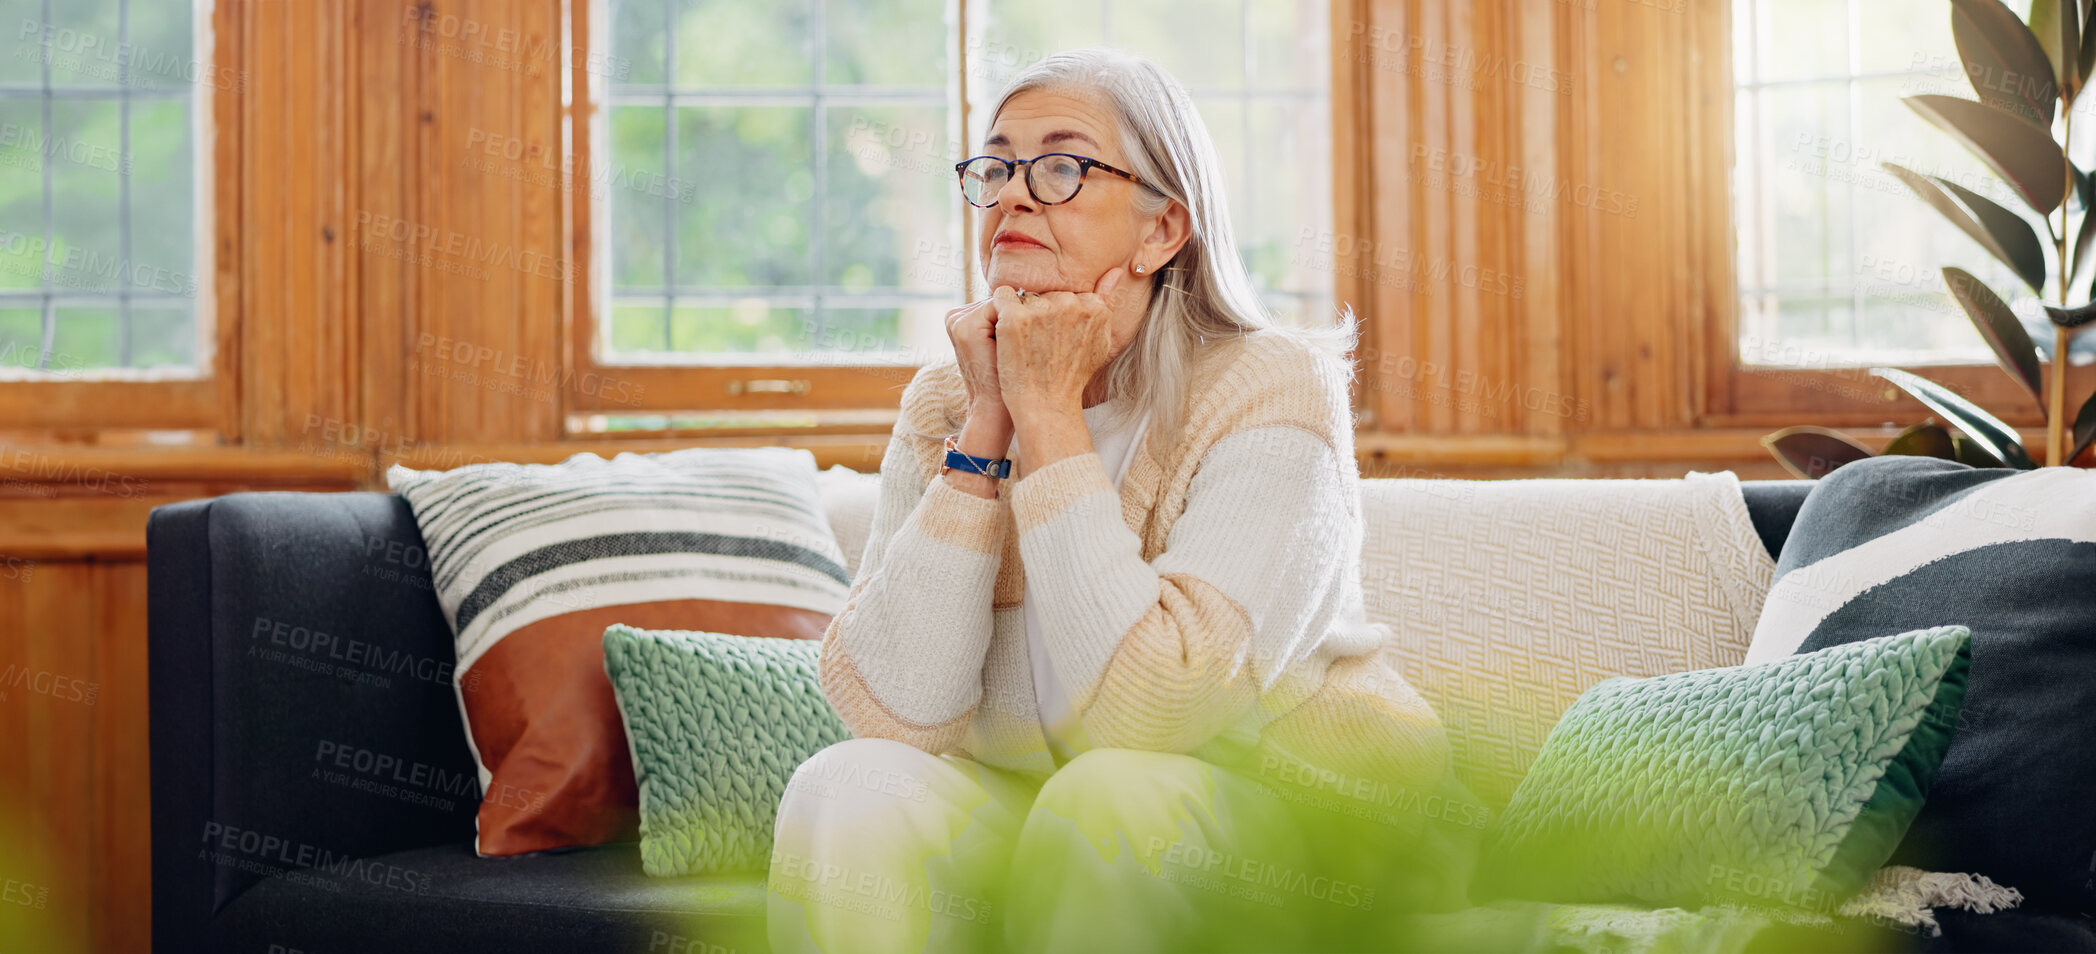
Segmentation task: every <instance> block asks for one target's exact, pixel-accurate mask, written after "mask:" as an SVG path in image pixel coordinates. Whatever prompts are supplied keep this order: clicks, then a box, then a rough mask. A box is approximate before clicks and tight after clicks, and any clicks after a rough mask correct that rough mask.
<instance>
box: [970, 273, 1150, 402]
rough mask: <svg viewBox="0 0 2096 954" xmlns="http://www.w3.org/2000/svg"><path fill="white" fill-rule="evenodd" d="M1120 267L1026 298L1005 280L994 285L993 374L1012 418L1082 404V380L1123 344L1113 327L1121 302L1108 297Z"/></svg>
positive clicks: (1085, 382) (1118, 280)
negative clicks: (1083, 285)
mask: <svg viewBox="0 0 2096 954" xmlns="http://www.w3.org/2000/svg"><path fill="white" fill-rule="evenodd" d="M1121 272H1122V269H1120V268H1110V269H1107V270H1106V274H1104V275H1101V276H1100V277H1099V281H1098V283H1097V284H1096V285H1095V286H1094V287H1093V289H1092V290H1091V291H1089V292H1083V293H1076V292H1047V293H1045V294H1039V295H1028V296H1026V300H1025V301H1020V300H1019V294H1018V292H1017V291H1016V290H1014V289H1013V288H1012V287H1011V286H1010V285H999V286H997V291H996V294H995V296H994V297H992V298H991V301H992V302H994V303H995V304H996V306H997V314H998V318H997V344H998V348H997V381H998V388H999V393H1000V394H1001V395H1003V397H1004V401H1005V406H1006V407H1008V408H1009V409H1010V410H1011V414H1012V418H1013V420H1014V421H1021V422H1023V421H1025V420H1026V419H1029V418H1039V417H1040V416H1042V415H1053V414H1058V413H1065V414H1075V413H1078V412H1080V411H1082V410H1083V409H1084V389H1085V386H1086V385H1088V384H1090V383H1091V381H1092V377H1093V375H1095V374H1097V373H1098V372H1099V369H1100V368H1103V367H1105V366H1106V363H1107V362H1108V361H1110V360H1112V359H1113V356H1114V355H1115V354H1117V353H1119V351H1120V350H1121V348H1123V347H1125V346H1126V345H1127V342H1125V341H1120V340H1116V339H1117V332H1116V330H1115V327H1114V326H1115V324H1116V322H1115V320H1114V319H1115V317H1116V315H1117V314H1118V312H1117V310H1116V306H1117V305H1118V304H1124V303H1120V302H1116V301H1115V299H1114V297H1113V294H1114V289H1115V288H1117V287H1119V286H1120V284H1121ZM1022 429H1023V425H1022Z"/></svg>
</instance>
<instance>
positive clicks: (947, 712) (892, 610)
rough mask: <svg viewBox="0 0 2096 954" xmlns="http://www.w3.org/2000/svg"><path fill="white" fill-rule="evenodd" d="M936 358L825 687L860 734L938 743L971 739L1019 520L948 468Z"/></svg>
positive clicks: (895, 461)
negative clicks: (941, 467) (999, 591)
mask: <svg viewBox="0 0 2096 954" xmlns="http://www.w3.org/2000/svg"><path fill="white" fill-rule="evenodd" d="M932 370H933V369H927V371H926V372H921V373H920V374H919V375H918V376H917V378H916V379H915V380H913V381H912V383H911V386H910V389H909V390H908V392H906V393H905V395H904V398H903V414H902V417H901V419H900V420H899V422H898V424H897V427H896V429H895V434H894V436H893V437H891V438H890V439H889V442H888V449H887V452H886V454H885V456H884V457H883V458H882V460H881V485H880V487H881V489H880V496H879V498H878V500H877V501H876V502H875V504H874V512H873V526H872V529H871V531H870V533H869V535H868V537H867V541H866V550H865V553H864V554H863V555H862V556H861V558H860V565H859V572H858V577H857V579H855V580H854V581H853V583H852V589H851V594H850V595H849V596H848V597H847V598H846V601H845V605H844V609H843V610H841V611H840V612H838V614H837V615H836V616H835V617H834V618H832V619H831V620H830V626H829V629H828V630H827V631H826V632H825V633H824V635H823V644H822V657H821V665H820V668H821V678H822V689H823V695H824V696H825V697H826V698H828V699H829V701H830V704H831V705H832V706H833V707H835V708H836V710H837V714H838V716H839V717H840V718H842V719H843V720H844V724H845V726H846V727H848V728H850V729H851V730H852V734H853V735H854V736H857V737H861V738H865V737H874V738H884V739H893V740H895V741H898V742H903V743H906V744H908V745H912V746H915V747H917V748H920V749H923V750H925V751H927V752H931V753H933V754H938V753H941V752H945V751H947V750H949V749H952V748H953V747H954V746H956V745H958V744H959V743H960V740H961V738H962V736H963V735H964V734H965V733H966V731H967V727H968V724H969V722H970V720H971V718H972V717H973V715H974V712H975V707H976V705H977V704H978V703H979V702H980V701H981V699H982V683H983V675H982V671H983V658H984V656H985V654H986V653H987V652H988V651H989V646H990V637H991V607H990V604H991V598H992V591H993V588H994V586H995V584H996V581H997V568H998V565H999V563H1000V562H1001V561H1000V557H999V555H1000V554H1001V553H1002V552H1003V548H1004V540H1005V537H1006V534H1007V533H1008V532H1009V531H1008V526H1009V524H1010V522H1011V515H1010V508H1009V506H1008V505H1007V504H1006V503H1005V501H1004V500H1003V499H1002V498H999V499H995V500H989V499H984V498H982V497H977V496H975V495H974V494H970V493H968V492H966V491H963V490H957V489H955V488H954V487H953V486H951V485H950V484H948V483H947V482H946V481H944V480H940V479H937V477H936V475H937V473H938V460H939V455H940V454H942V453H943V448H942V447H941V442H943V440H944V435H943V434H940V435H934V434H930V433H925V432H924V429H926V428H930V427H935V426H938V425H936V424H934V423H930V422H935V421H937V420H938V418H937V415H936V414H934V413H932V412H931V411H930V410H928V408H927V405H928V404H930V403H932V402H934V401H936V400H937V399H938V396H937V395H935V394H932V393H930V392H931V391H932V390H933V389H934V387H935V385H934V384H933V383H932V382H934V381H936V376H935V375H934V374H932V373H931V372H932Z"/></svg>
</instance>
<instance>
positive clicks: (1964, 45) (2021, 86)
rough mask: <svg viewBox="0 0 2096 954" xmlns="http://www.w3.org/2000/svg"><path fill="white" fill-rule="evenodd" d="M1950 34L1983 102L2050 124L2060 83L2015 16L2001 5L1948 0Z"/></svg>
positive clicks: (1976, 0) (1985, 0)
mask: <svg viewBox="0 0 2096 954" xmlns="http://www.w3.org/2000/svg"><path fill="white" fill-rule="evenodd" d="M1950 33H1951V38H1952V39H1953V40H1955V41H1956V42H1957V44H1958V58H1959V59H1961V60H1964V61H1965V75H1966V76H1967V77H1968V78H1970V79H1971V80H1972V91H1973V92H1974V93H1977V94H1979V98H1980V101H1981V102H1983V103H1986V104H1987V105H1989V106H1993V107H1994V108H1996V109H2004V110H2007V111H2009V112H2012V113H2015V114H2017V115H2019V116H2022V117H2024V118H2025V119H2028V120H2031V121H2032V122H2036V123H2042V124H2044V125H2046V126H2051V125H2052V114H2053V108H2054V106H2055V105H2056V104H2057V102H2058V101H2059V94H2060V86H2059V82H2058V81H2057V80H2055V79H2054V78H2053V75H2052V60H2051V58H2050V57H2049V56H2047V55H2046V52H2045V47H2044V46H2043V45H2041V44H2039V43H2038V38H2037V36H2036V35H2035V34H2033V33H2031V31H2030V27H2027V26H2024V25H2023V20H2022V18H2020V17H2018V16H2016V11H2014V10H2011V9H2009V8H2008V5H2006V4H2004V3H2002V2H2001V0H1952V3H1951V11H1950ZM2077 52H2079V51H2077Z"/></svg>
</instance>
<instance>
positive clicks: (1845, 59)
mask: <svg viewBox="0 0 2096 954" xmlns="http://www.w3.org/2000/svg"><path fill="white" fill-rule="evenodd" d="M1741 2H1749V0H1741ZM1752 2H1754V3H1755V5H1756V8H1757V10H1758V11H1759V13H1760V16H1759V17H1758V18H1757V24H1756V26H1757V32H1756V35H1755V37H1754V40H1755V45H1756V46H1757V47H1759V56H1757V57H1756V63H1757V65H1758V67H1759V69H1758V70H1757V74H1758V76H1759V78H1760V80H1761V81H1762V82H1769V81H1772V80H1796V79H1824V78H1827V77H1841V76H1847V75H1849V11H1848V3H1847V0H1752ZM1948 7H1949V5H1948V4H1945V5H1944V9H1943V16H1945V17H1946V18H1947V17H1949V16H1950V12H1949V9H1948ZM1908 15H1909V16H1913V15H1915V14H1913V13H1909V14H1908ZM1873 42H1875V40H1873Z"/></svg>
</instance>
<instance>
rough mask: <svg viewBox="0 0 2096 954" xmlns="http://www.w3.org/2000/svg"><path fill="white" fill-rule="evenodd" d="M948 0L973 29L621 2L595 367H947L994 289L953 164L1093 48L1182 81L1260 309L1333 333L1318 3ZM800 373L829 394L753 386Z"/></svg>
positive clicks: (743, 6) (924, 9) (877, 6)
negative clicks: (1218, 170)
mask: <svg viewBox="0 0 2096 954" xmlns="http://www.w3.org/2000/svg"><path fill="white" fill-rule="evenodd" d="M960 2H964V3H967V8H966V10H965V16H963V15H962V14H963V12H964V11H962V10H960V9H958V8H957V7H955V6H954V5H952V4H951V3H949V2H947V0H881V2H874V3H864V2H851V3H847V2H839V0H803V2H797V3H796V2H787V3H756V2H748V0H609V9H608V14H607V17H606V20H607V21H608V30H609V37H608V40H607V41H606V43H605V44H604V46H605V48H607V49H608V50H609V53H610V61H611V62H614V63H619V64H622V65H626V66H628V68H626V69H623V70H622V73H623V74H624V75H621V76H618V77H616V78H614V79H612V80H611V81H610V83H609V84H608V85H609V89H608V92H607V93H606V103H605V108H604V109H602V110H600V111H599V115H601V116H602V117H603V119H602V121H603V127H602V128H601V129H600V130H599V135H600V137H601V138H600V139H599V141H600V142H603V143H605V146H604V148H605V149H606V151H607V153H608V155H607V157H606V158H607V162H606V163H605V164H604V165H605V166H607V167H608V168H606V169H603V170H600V172H599V173H598V174H597V177H598V178H602V179H605V180H606V181H607V182H608V183H609V184H610V185H611V186H612V188H608V189H605V190H602V195H601V197H600V199H599V201H600V203H601V204H602V210H601V211H602V215H603V219H602V220H601V221H602V223H603V225H602V229H601V235H602V238H601V239H600V240H599V242H598V249H599V265H598V266H597V267H596V269H594V271H595V272H597V273H598V274H601V275H604V276H605V278H603V279H600V280H599V281H598V284H599V286H600V287H599V289H597V294H598V296H599V297H598V299H597V302H596V305H595V308H594V312H595V314H596V316H597V317H596V321H597V327H596V334H595V336H594V339H593V340H592V341H591V342H590V344H591V347H592V350H593V351H594V353H595V355H596V360H598V361H601V362H603V363H605V364H699V365H723V364H727V365H737V364H751V365H755V364H765V365H780V366H787V365H796V364H800V365H807V364H820V363H825V362H827V363H829V364H840V365H841V364H851V365H867V364H881V363H891V364H892V363H901V364H908V365H914V364H921V363H924V362H927V361H932V360H937V359H939V358H941V357H943V356H946V355H948V354H950V353H951V349H950V345H949V344H948V342H947V340H946V337H945V331H944V326H943V322H942V320H941V319H942V318H943V316H944V314H945V312H946V311H947V310H948V309H950V308H952V307H953V306H955V305H957V304H959V303H961V302H963V301H966V300H968V297H969V296H970V295H971V294H974V295H979V294H980V293H981V292H980V290H978V289H974V288H973V287H972V286H973V284H974V283H975V280H976V278H975V276H976V270H975V268H974V265H973V263H972V261H971V255H970V250H969V248H968V246H967V243H966V242H965V241H964V239H963V234H964V225H963V214H964V211H965V210H966V208H967V207H966V204H965V203H964V202H962V200H961V198H960V196H959V194H958V192H957V191H956V188H955V185H954V176H953V171H952V167H953V164H954V163H955V162H957V161H959V160H960V159H962V158H966V156H968V155H971V154H973V151H974V150H973V144H974V143H977V142H979V141H980V140H981V138H982V134H983V132H982V130H983V127H984V125H986V123H987V116H988V111H989V109H990V108H991V106H993V105H994V103H995V97H996V95H997V93H998V92H999V90H1000V89H1001V87H1002V85H1003V84H1004V82H1005V81H1006V80H1008V79H1010V78H1011V76H1012V75H1014V74H1016V73H1017V72H1018V71H1019V70H1020V69H1023V68H1024V67H1025V66H1026V65H1029V64H1031V63H1032V62H1034V61H1036V60H1038V59H1040V58H1042V57H1043V56H1045V55H1047V54H1048V53H1050V52H1053V51H1055V50H1060V49H1065V48H1069V47H1074V46H1084V45H1093V44H1108V45H1117V46H1123V47H1128V48H1133V49H1136V50H1138V51H1141V52H1144V53H1146V54H1148V55H1150V56H1152V57H1154V58H1156V59H1157V60H1158V61H1159V62H1161V63H1163V64H1164V65H1165V67H1166V68H1167V69H1170V70H1172V71H1173V72H1174V73H1175V74H1176V75H1177V76H1179V78H1180V79H1181V81H1182V82H1184V83H1185V84H1186V85H1187V86H1188V87H1189V89H1190V91H1191V92H1192V93H1193V95H1194V97H1195V100H1196V103H1197V106H1198V107H1199V108H1200V109H1201V111H1202V115H1203V117H1204V119H1205V120H1206V121H1207V123H1208V124H1209V127H1210V129H1211V131H1212V132H1213V133H1214V136H1215V138H1216V141H1217V145H1218V147H1219V149H1220V150H1221V151H1222V154H1223V157H1224V162H1225V164H1226V166H1227V175H1228V177H1229V182H1230V188H1231V196H1230V198H1231V212H1232V214H1233V217H1234V219H1235V227H1236V229H1237V232H1238V239H1239V242H1240V248H1241V251H1242V252H1243V254H1244V256H1245V258H1246V261H1247V263H1248V265H1249V266H1250V267H1251V269H1252V272H1253V275H1254V277H1255V280H1256V281H1257V282H1258V283H1259V285H1260V287H1261V289H1262V291H1263V292H1264V294H1265V296H1266V300H1267V301H1268V303H1269V305H1270V306H1271V307H1272V308H1273V309H1274V310H1275V312H1276V313H1277V314H1279V315H1282V316H1284V317H1286V318H1289V319H1292V320H1299V321H1301V320H1311V319H1313V318H1319V319H1326V320H1328V318H1329V315H1330V314H1331V312H1332V301H1331V298H1332V289H1331V278H1330V275H1329V274H1328V273H1326V272H1322V271H1315V270H1307V269H1302V268H1300V267H1298V266H1297V265H1295V264H1294V263H1293V261H1292V259H1291V256H1290V255H1289V254H1288V253H1289V250H1290V249H1292V248H1293V245H1292V242H1293V240H1294V236H1296V235H1297V234H1299V233H1300V232H1301V231H1302V230H1304V229H1324V228H1328V227H1329V223H1330V217H1331V171H1330V165H1331V163H1330V148H1331V147H1330V129H1329V122H1330V121H1329V106H1328V103H1329V85H1330V79H1329V72H1328V71H1329V65H1328V59H1327V45H1326V43H1327V41H1326V36H1327V33H1326V30H1327V26H1326V19H1327V16H1328V14H1327V12H1326V7H1327V4H1324V3H1320V2H1312V0H1229V2H1206V3H1190V2H1179V3H1145V4H1141V5H1136V4H1114V3H1105V2H1102V3H1085V4H1067V3H1066V4H1039V3H1011V2H1005V0H960ZM963 22H965V23H966V24H967V27H966V29H967V35H966V36H962V35H961V29H962V27H961V24H962V23H963ZM964 87H965V91H966V92H965V98H966V100H967V105H968V107H969V109H970V110H971V117H972V118H971V124H972V125H973V126H974V127H975V128H973V129H970V130H967V131H966V132H965V133H964V131H963V130H962V128H961V116H962V112H963V110H962V100H963V97H964V93H963V88H964ZM810 380H813V381H816V382H818V383H817V385H816V387H819V386H820V385H819V382H820V380H821V379H820V376H819V374H816V373H810V374H808V375H806V376H796V380H793V381H783V380H774V381H765V382H760V383H761V384H762V385H763V386H764V387H765V389H766V390H771V391H781V390H786V391H791V390H795V389H805V388H807V387H809V385H808V383H807V382H808V381H810ZM735 385H736V382H733V381H731V382H730V383H729V389H730V391H729V393H731V394H735V393H742V392H740V391H738V390H736V389H735ZM663 391H664V393H667V394H670V395H672V397H671V398H669V400H673V401H689V395H690V394H691V393H692V392H691V391H689V390H678V389H663ZM873 393H875V394H876V395H878V394H880V392H873ZM893 397H894V396H893V394H887V395H886V396H885V401H886V403H887V404H890V405H892V404H893ZM651 403H652V401H651ZM818 403H821V404H822V406H831V407H834V406H837V405H836V404H832V403H824V402H818ZM658 406H670V405H658ZM681 406H684V407H691V406H704V405H697V404H695V403H684V404H682V405H681ZM770 406H778V405H777V404H773V405H770Z"/></svg>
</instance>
